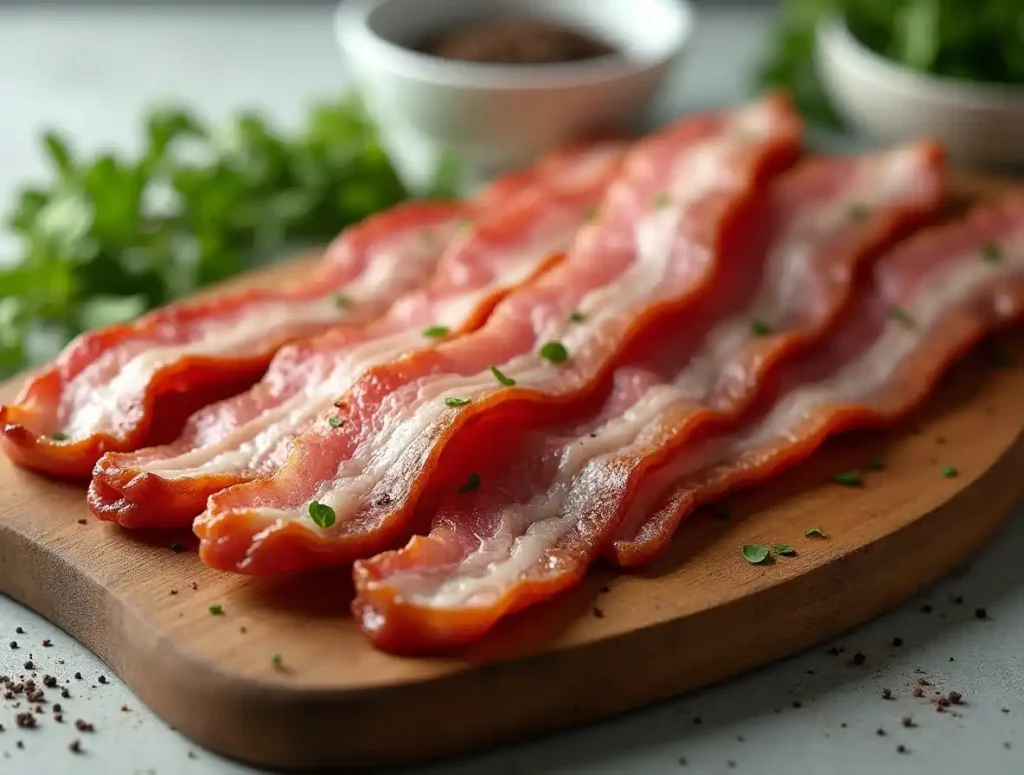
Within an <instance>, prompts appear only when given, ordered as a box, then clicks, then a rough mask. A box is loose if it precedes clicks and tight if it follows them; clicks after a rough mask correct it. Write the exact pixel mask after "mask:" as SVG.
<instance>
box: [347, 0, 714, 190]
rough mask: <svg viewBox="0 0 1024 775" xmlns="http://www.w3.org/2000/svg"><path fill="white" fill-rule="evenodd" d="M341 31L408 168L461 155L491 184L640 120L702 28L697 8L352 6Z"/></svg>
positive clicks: (383, 0) (474, 0)
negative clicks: (579, 141) (501, 174)
mask: <svg viewBox="0 0 1024 775" xmlns="http://www.w3.org/2000/svg"><path fill="white" fill-rule="evenodd" d="M335 22H336V23H335V31H336V36H337V40H338V44H339V47H340V49H341V51H342V54H343V56H344V59H345V61H346V63H347V65H348V67H349V70H350V74H351V76H352V77H353V78H354V81H355V85H356V87H357V88H358V90H359V91H360V93H361V94H362V96H363V98H364V101H365V103H366V105H367V107H368V109H369V110H370V112H371V113H372V114H373V116H374V117H375V118H376V119H377V121H378V123H379V124H381V127H382V130H383V134H384V137H385V141H386V142H387V143H388V144H389V146H391V147H390V148H389V150H392V151H393V152H395V154H396V156H397V157H398V161H399V164H400V165H402V166H404V167H406V168H407V169H408V168H409V166H410V165H412V166H413V167H415V166H416V164H415V162H416V161H417V160H418V161H419V162H420V165H419V166H420V167H421V168H425V167H426V166H430V164H432V162H433V161H435V160H436V156H437V154H438V153H441V152H443V151H445V150H451V151H453V152H454V153H455V154H457V156H458V157H459V158H460V159H461V160H462V162H463V163H464V165H466V166H468V167H469V168H471V169H472V170H474V171H476V172H479V173H482V174H484V175H487V174H493V173H495V172H498V171H500V170H501V169H504V168H507V167H511V166H515V165H520V164H524V163H526V162H528V161H529V160H530V159H532V158H534V157H536V156H537V155H539V154H541V153H543V152H544V151H546V150H549V149H550V148H552V147H553V146H557V145H559V144H562V143H565V142H569V141H571V140H573V139H574V138H577V137H579V136H582V135H586V134H588V133H590V132H593V131H601V130H609V129H611V130H615V129H620V128H625V127H628V126H629V125H630V124H634V123H638V122H639V121H640V120H641V119H642V117H643V115H644V112H645V109H646V108H647V106H648V105H649V104H650V102H651V101H652V98H653V97H654V96H655V94H656V92H657V90H658V88H659V87H660V86H661V85H662V83H663V81H664V80H665V78H666V76H667V75H668V74H669V73H670V72H672V71H673V69H674V68H676V67H677V66H678V65H679V64H680V63H681V60H682V58H683V56H684V54H685V52H686V50H687V48H688V44H689V43H690V41H691V40H692V38H693V33H694V23H695V19H694V12H693V9H692V7H691V6H690V5H689V3H688V2H686V0H487V2H482V1H481V0H429V2H426V1H425V0H343V1H342V2H341V4H340V5H339V7H338V11H337V13H336V17H335ZM422 172H423V169H420V170H415V169H414V170H413V174H421V173H422Z"/></svg>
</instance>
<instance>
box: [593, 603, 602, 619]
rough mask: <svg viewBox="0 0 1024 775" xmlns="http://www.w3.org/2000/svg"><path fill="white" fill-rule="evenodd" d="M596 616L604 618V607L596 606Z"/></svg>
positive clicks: (596, 617)
mask: <svg viewBox="0 0 1024 775" xmlns="http://www.w3.org/2000/svg"><path fill="white" fill-rule="evenodd" d="M594 618H595V619H604V611H603V610H602V609H600V608H598V607H597V606H594Z"/></svg>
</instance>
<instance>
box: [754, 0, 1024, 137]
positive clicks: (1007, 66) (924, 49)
mask: <svg viewBox="0 0 1024 775" xmlns="http://www.w3.org/2000/svg"><path fill="white" fill-rule="evenodd" d="M831 14H841V15H842V16H843V17H844V18H845V19H846V23H847V25H848V26H849V28H850V31H851V32H852V33H853V34H854V36H856V37H857V39H858V40H860V41H861V42H862V43H863V44H865V45H866V46H868V47H869V48H871V49H872V50H874V51H876V52H878V53H879V54H881V55H882V56H885V57H888V58H889V59H892V60H894V61H896V62H898V63H900V64H902V65H905V66H907V67H910V68H912V69H914V70H918V71H920V72H923V73H929V74H933V75H939V76H945V77H949V78H959V79H965V80H971V81H985V82H990V83H1001V84H1014V85H1018V86H1024V46H1022V45H1021V40H1022V36H1024V3H1022V2H1020V0H974V2H966V1H965V0H785V2H784V3H783V13H782V19H781V23H780V25H779V28H778V29H777V30H776V33H775V36H774V38H773V40H772V46H771V48H770V50H769V53H768V56H767V58H766V60H765V62H764V63H763V64H762V66H761V68H760V70H759V72H758V84H759V85H760V86H761V87H762V88H784V89H786V90H788V91H790V92H791V93H792V94H793V96H794V100H795V101H796V104H797V107H798V108H799V110H800V111H801V113H803V114H804V115H805V116H806V117H807V118H808V119H809V120H811V121H813V122H816V123H820V124H824V125H830V126H837V125H838V124H839V119H838V117H837V116H836V113H835V111H834V110H833V108H832V105H831V103H830V102H829V100H828V97H827V95H826V94H825V92H824V90H823V89H822V86H821V84H820V83H819V82H818V79H817V76H816V75H815V73H814V63H813V56H814V28H815V25H817V23H818V22H819V21H820V20H821V19H822V18H824V17H826V16H828V15H831Z"/></svg>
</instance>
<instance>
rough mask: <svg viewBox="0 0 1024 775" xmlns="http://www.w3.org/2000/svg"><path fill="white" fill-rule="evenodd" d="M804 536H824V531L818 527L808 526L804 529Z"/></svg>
mask: <svg viewBox="0 0 1024 775" xmlns="http://www.w3.org/2000/svg"><path fill="white" fill-rule="evenodd" d="M804 536H805V537H806V538H824V537H825V531H824V530H822V529H821V528H820V527H810V528H807V530H805V531H804Z"/></svg>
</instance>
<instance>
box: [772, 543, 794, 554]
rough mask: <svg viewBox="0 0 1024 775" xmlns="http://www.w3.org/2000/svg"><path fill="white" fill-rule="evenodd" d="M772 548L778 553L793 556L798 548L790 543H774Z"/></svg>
mask: <svg viewBox="0 0 1024 775" xmlns="http://www.w3.org/2000/svg"><path fill="white" fill-rule="evenodd" d="M772 548H773V549H774V550H775V553H776V554H781V555H782V556H783V557H792V556H793V555H795V554H796V549H794V548H793V547H792V546H790V545H789V544H772Z"/></svg>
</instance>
